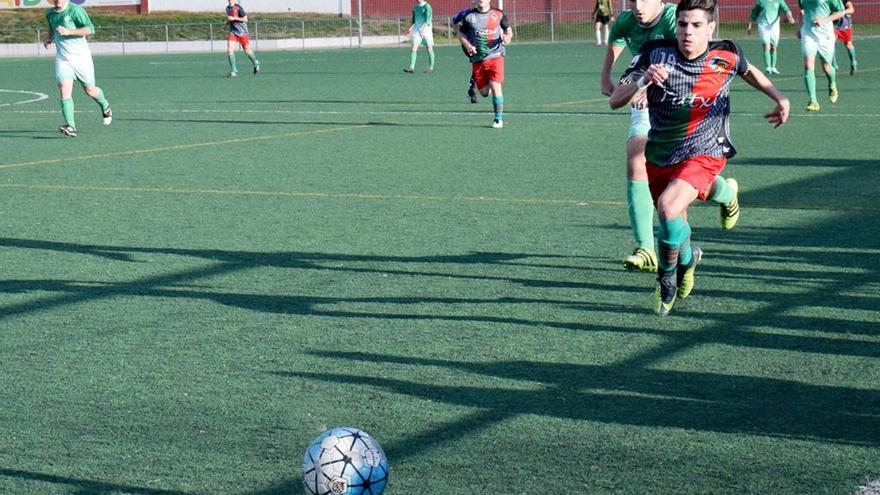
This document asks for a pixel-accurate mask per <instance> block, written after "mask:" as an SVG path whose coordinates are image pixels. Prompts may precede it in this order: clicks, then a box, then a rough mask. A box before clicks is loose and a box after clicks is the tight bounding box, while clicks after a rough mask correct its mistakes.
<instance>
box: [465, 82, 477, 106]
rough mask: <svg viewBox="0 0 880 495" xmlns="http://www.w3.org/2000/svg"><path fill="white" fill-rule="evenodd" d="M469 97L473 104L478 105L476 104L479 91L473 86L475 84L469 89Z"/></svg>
mask: <svg viewBox="0 0 880 495" xmlns="http://www.w3.org/2000/svg"><path fill="white" fill-rule="evenodd" d="M467 95H468V99H470V100H471V103H476V102H477V89H476V88H474V85H473V84H471V85H470V86H469V87H468V91H467Z"/></svg>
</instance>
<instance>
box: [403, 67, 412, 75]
mask: <svg viewBox="0 0 880 495" xmlns="http://www.w3.org/2000/svg"><path fill="white" fill-rule="evenodd" d="M403 71H404V72H406V73H407V74H412V73H413V72H415V71H414V70H413V69H412V67H407V68H405V69H403Z"/></svg>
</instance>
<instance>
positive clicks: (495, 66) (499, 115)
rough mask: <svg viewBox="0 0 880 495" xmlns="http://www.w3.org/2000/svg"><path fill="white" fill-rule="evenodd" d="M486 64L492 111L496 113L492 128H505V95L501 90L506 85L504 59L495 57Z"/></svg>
mask: <svg viewBox="0 0 880 495" xmlns="http://www.w3.org/2000/svg"><path fill="white" fill-rule="evenodd" d="M485 62H486V67H487V69H488V72H489V86H490V87H491V89H492V109H493V110H494V112H495V120H493V121H492V127H494V128H496V129H498V128H501V127H504V93H503V92H502V89H501V85H502V84H504V57H495V58H492V59H489V60H486V61H485Z"/></svg>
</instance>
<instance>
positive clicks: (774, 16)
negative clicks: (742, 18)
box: [746, 0, 795, 75]
mask: <svg viewBox="0 0 880 495" xmlns="http://www.w3.org/2000/svg"><path fill="white" fill-rule="evenodd" d="M783 14H784V15H785V18H786V20H788V22H789V24H794V23H795V20H794V17H793V16H792V15H791V9H789V8H788V5H786V4H785V0H756V1H755V6H754V7H752V11H751V13H750V14H749V26H748V28H747V29H746V30H747V31H748V33H749V36H751V35H752V23H754V22H757V23H758V38H760V39H761V44H763V45H764V67H765V69H764V71H765V72H766V73H767V74H771V75H772V74H779V70H778V69H777V68H776V59H777V54H778V50H777V46H779V16H780V15H783Z"/></svg>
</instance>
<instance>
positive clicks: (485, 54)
mask: <svg viewBox="0 0 880 495" xmlns="http://www.w3.org/2000/svg"><path fill="white" fill-rule="evenodd" d="M508 27H510V23H509V22H507V17H506V16H505V15H504V12H502V11H500V10H498V9H489V10H488V11H486V12H480V11H479V10H476V9H474V10H472V11H470V12H469V13H468V14H467V15H466V16H465V17H464V20H462V21H461V28H460V29H461V32H462V33H464V35H465V36H467V39H468V41H469V42H470V44H472V45H474V48H476V49H477V53H475V54H473V55H471V56H470V59H471V62H480V61H482V60H486V59H489V58H495V57H503V56H504V54H505V50H504V43H502V39H501V34H502V33H503V32H504V31H505V30H506V29H507V28H508Z"/></svg>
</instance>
